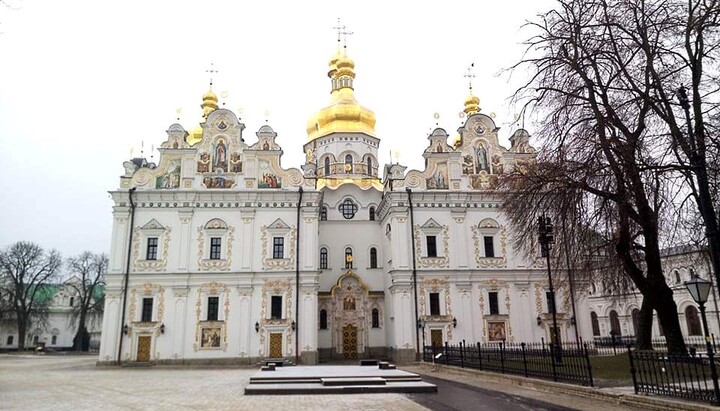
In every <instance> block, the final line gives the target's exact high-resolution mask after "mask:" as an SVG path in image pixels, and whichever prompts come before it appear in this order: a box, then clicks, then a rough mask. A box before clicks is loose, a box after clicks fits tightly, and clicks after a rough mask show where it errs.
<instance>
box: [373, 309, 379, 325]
mask: <svg viewBox="0 0 720 411" xmlns="http://www.w3.org/2000/svg"><path fill="white" fill-rule="evenodd" d="M372 328H380V311H379V310H378V309H377V308H373V310H372Z"/></svg>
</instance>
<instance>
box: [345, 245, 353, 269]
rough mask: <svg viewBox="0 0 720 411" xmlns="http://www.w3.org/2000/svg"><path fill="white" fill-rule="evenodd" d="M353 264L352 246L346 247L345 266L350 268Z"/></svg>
mask: <svg viewBox="0 0 720 411" xmlns="http://www.w3.org/2000/svg"><path fill="white" fill-rule="evenodd" d="M352 266H353V255H352V248H350V247H348V248H346V249H345V268H348V269H349V268H352Z"/></svg>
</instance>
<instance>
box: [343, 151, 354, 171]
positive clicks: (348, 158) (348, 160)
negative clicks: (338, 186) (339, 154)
mask: <svg viewBox="0 0 720 411" xmlns="http://www.w3.org/2000/svg"><path fill="white" fill-rule="evenodd" d="M352 164H353V158H352V156H351V155H350V154H347V155H345V172H346V173H352V171H353V169H352Z"/></svg>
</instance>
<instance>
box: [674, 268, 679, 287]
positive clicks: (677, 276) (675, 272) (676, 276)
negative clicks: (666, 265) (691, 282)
mask: <svg viewBox="0 0 720 411" xmlns="http://www.w3.org/2000/svg"><path fill="white" fill-rule="evenodd" d="M673 274H675V284H680V271H678V270H675V271H673Z"/></svg>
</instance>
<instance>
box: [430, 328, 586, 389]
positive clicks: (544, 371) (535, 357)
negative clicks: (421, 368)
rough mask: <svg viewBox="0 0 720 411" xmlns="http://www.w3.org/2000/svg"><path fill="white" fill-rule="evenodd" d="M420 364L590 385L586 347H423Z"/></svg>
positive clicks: (573, 345) (531, 345) (501, 345)
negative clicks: (437, 364)
mask: <svg viewBox="0 0 720 411" xmlns="http://www.w3.org/2000/svg"><path fill="white" fill-rule="evenodd" d="M423 361H425V362H428V363H432V362H436V363H439V364H445V365H453V366H458V367H461V368H474V369H477V370H483V371H492V372H500V373H503V374H515V375H522V376H525V377H536V378H544V379H550V380H553V381H560V382H567V383H571V384H578V385H586V386H591V387H592V386H593V377H592V368H591V367H590V357H589V355H588V350H587V345H586V344H584V345H580V344H567V343H566V344H563V345H562V346H561V347H560V349H556V348H555V347H553V346H552V345H550V344H544V343H519V344H517V343H515V344H508V343H505V342H499V343H488V344H481V343H476V344H474V345H473V344H470V345H466V343H465V341H464V340H463V342H462V343H460V344H457V345H450V344H448V343H445V345H444V346H425V347H424V348H423Z"/></svg>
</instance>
